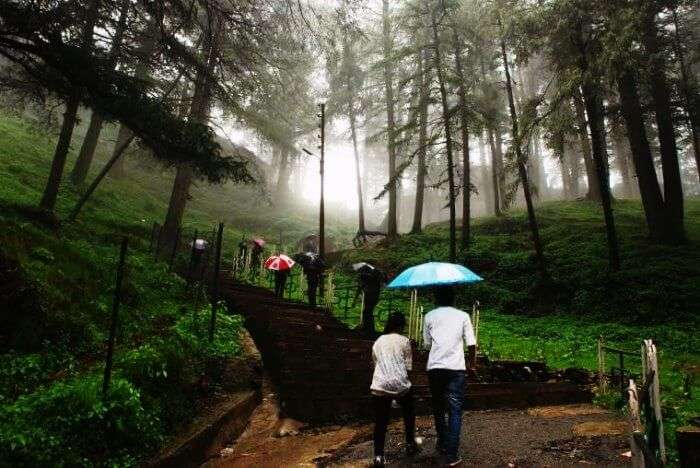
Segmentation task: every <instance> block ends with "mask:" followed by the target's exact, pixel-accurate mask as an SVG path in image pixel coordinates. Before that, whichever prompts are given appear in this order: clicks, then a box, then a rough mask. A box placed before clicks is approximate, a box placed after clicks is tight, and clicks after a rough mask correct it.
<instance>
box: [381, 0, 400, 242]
mask: <svg viewBox="0 0 700 468" xmlns="http://www.w3.org/2000/svg"><path fill="white" fill-rule="evenodd" d="M382 35H383V46H384V91H385V98H386V132H387V150H388V152H389V212H388V216H389V219H388V222H387V237H388V239H389V240H395V239H396V238H397V237H398V234H399V233H398V225H397V217H396V181H395V180H394V178H395V176H396V129H395V127H396V123H395V122H396V119H395V116H394V70H393V68H394V64H393V58H392V57H391V54H392V49H393V41H392V39H391V20H390V18H389V1H388V0H382Z"/></svg>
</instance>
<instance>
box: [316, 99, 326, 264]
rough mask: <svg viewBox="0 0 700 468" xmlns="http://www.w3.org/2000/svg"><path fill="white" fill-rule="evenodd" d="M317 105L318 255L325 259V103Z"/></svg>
mask: <svg viewBox="0 0 700 468" xmlns="http://www.w3.org/2000/svg"><path fill="white" fill-rule="evenodd" d="M319 107H320V108H321V112H320V113H319V114H318V117H319V118H320V119H321V135H320V137H321V164H320V173H321V202H320V204H319V213H318V255H319V256H320V257H321V259H322V260H325V257H326V211H325V204H324V198H325V197H324V195H325V191H324V177H323V175H324V164H325V152H326V104H325V103H323V102H322V103H321V104H319Z"/></svg>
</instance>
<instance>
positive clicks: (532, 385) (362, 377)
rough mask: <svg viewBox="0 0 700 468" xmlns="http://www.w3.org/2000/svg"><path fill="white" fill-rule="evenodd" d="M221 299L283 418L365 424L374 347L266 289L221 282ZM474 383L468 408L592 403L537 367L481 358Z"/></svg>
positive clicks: (424, 395) (420, 383)
mask: <svg viewBox="0 0 700 468" xmlns="http://www.w3.org/2000/svg"><path fill="white" fill-rule="evenodd" d="M221 294H222V298H224V299H225V300H226V301H227V304H228V306H229V310H231V311H234V312H236V313H239V314H241V315H243V316H244V317H245V326H246V328H247V329H248V330H249V332H250V334H251V336H252V337H253V339H254V340H255V344H256V346H257V347H258V349H259V350H260V352H261V354H262V358H263V364H264V366H265V368H266V370H267V372H268V374H269V375H270V378H271V379H272V381H273V383H274V384H275V385H276V387H277V391H278V394H279V400H280V405H281V408H282V411H283V412H284V415H285V416H288V417H292V418H294V419H298V420H300V421H306V422H313V423H325V422H343V421H350V420H360V419H368V418H370V417H371V412H372V405H371V396H370V393H369V386H370V382H371V378H372V355H371V354H372V351H371V350H372V344H373V341H371V340H368V339H367V338H365V337H364V336H362V335H361V334H360V333H359V332H356V331H354V330H350V329H348V328H347V327H346V326H345V325H344V324H343V323H341V322H340V321H338V320H337V319H336V318H334V317H333V316H332V315H331V314H330V313H329V312H328V311H326V310H324V309H321V308H314V307H310V306H308V305H306V304H303V303H300V302H291V301H287V300H282V299H279V298H276V297H275V296H274V295H273V294H272V293H271V292H270V291H268V290H267V289H264V288H259V287H253V286H248V285H243V284H238V283H234V282H233V281H231V279H230V278H228V277H227V276H226V275H222V282H221ZM426 357H427V356H426V354H425V353H424V352H419V351H417V350H414V371H413V372H412V373H411V376H410V377H411V381H412V383H413V385H414V389H415V394H416V400H417V402H416V403H417V404H416V406H417V411H418V412H419V413H427V412H429V401H430V399H429V398H430V392H429V389H428V381H427V373H426V372H425V363H426ZM479 375H480V376H479V378H480V379H481V378H482V377H483V378H486V379H487V380H488V383H485V382H468V383H467V398H466V402H465V403H466V407H467V408H469V409H491V408H524V407H530V406H536V405H543V404H564V403H578V402H584V401H590V398H591V393H590V392H589V391H588V390H587V388H586V387H585V386H583V385H580V384H577V383H574V382H571V381H567V380H565V379H562V378H557V375H556V374H554V375H553V374H551V373H549V372H548V371H547V369H546V367H545V366H544V365H543V364H542V363H538V362H532V363H522V362H508V361H503V362H489V361H488V360H485V359H483V358H482V359H480V363H479Z"/></svg>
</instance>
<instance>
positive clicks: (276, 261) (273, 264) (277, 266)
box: [265, 254, 296, 271]
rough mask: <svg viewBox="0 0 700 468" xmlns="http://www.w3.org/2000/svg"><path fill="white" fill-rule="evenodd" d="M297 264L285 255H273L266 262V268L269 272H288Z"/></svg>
mask: <svg viewBox="0 0 700 468" xmlns="http://www.w3.org/2000/svg"><path fill="white" fill-rule="evenodd" d="M295 263H296V262H295V261H294V260H292V259H291V258H289V257H287V256H286V255H284V254H280V255H273V256H272V257H270V258H268V259H267V260H265V268H267V269H268V270H276V271H286V270H291V269H292V267H293V266H294V264H295Z"/></svg>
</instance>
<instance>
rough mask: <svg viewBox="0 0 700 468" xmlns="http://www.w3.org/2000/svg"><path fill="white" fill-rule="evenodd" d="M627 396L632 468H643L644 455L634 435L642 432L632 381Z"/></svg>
mask: <svg viewBox="0 0 700 468" xmlns="http://www.w3.org/2000/svg"><path fill="white" fill-rule="evenodd" d="M627 394H628V398H627V401H628V403H627V404H628V408H629V412H628V419H629V424H630V448H631V450H632V468H644V453H643V452H642V448H641V447H640V446H639V444H638V443H637V438H635V436H634V434H635V433H638V432H642V421H641V419H640V413H639V394H638V391H637V385H636V384H635V383H634V380H630V384H629V387H628V389H627Z"/></svg>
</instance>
